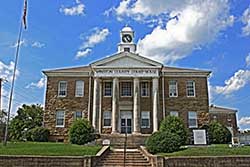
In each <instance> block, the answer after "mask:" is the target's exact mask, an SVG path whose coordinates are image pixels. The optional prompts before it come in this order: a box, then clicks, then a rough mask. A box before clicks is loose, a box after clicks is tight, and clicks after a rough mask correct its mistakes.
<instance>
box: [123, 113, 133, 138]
mask: <svg viewBox="0 0 250 167" xmlns="http://www.w3.org/2000/svg"><path fill="white" fill-rule="evenodd" d="M120 123H121V133H123V134H124V133H126V131H127V133H132V111H121V118H120Z"/></svg>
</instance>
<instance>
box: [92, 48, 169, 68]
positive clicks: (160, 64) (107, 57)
mask: <svg viewBox="0 0 250 167" xmlns="http://www.w3.org/2000/svg"><path fill="white" fill-rule="evenodd" d="M126 53H129V54H133V55H136V56H138V57H140V58H142V59H144V60H146V61H151V62H153V63H155V64H158V66H161V67H160V68H163V66H164V65H163V64H162V63H160V62H158V61H155V60H152V59H150V58H147V57H145V56H141V55H140V54H138V53H132V52H118V53H115V54H112V55H110V56H106V57H105V58H100V59H98V60H96V61H94V62H92V63H90V64H89V65H90V66H91V67H93V66H95V64H98V63H99V62H101V61H104V62H105V61H106V60H107V59H112V58H113V57H115V56H117V55H118V54H126ZM111 61H112V60H111Z"/></svg>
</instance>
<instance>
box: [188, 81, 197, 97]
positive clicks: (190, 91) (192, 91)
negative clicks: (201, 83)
mask: <svg viewBox="0 0 250 167" xmlns="http://www.w3.org/2000/svg"><path fill="white" fill-rule="evenodd" d="M187 96H188V97H195V82H194V81H187Z"/></svg>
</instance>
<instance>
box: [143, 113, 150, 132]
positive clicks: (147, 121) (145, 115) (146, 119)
mask: <svg viewBox="0 0 250 167" xmlns="http://www.w3.org/2000/svg"><path fill="white" fill-rule="evenodd" d="M141 128H150V112H149V111H142V112H141Z"/></svg>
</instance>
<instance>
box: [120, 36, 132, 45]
mask: <svg viewBox="0 0 250 167" xmlns="http://www.w3.org/2000/svg"><path fill="white" fill-rule="evenodd" d="M122 42H124V43H130V42H132V36H131V35H129V34H124V35H123V36H122Z"/></svg>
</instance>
